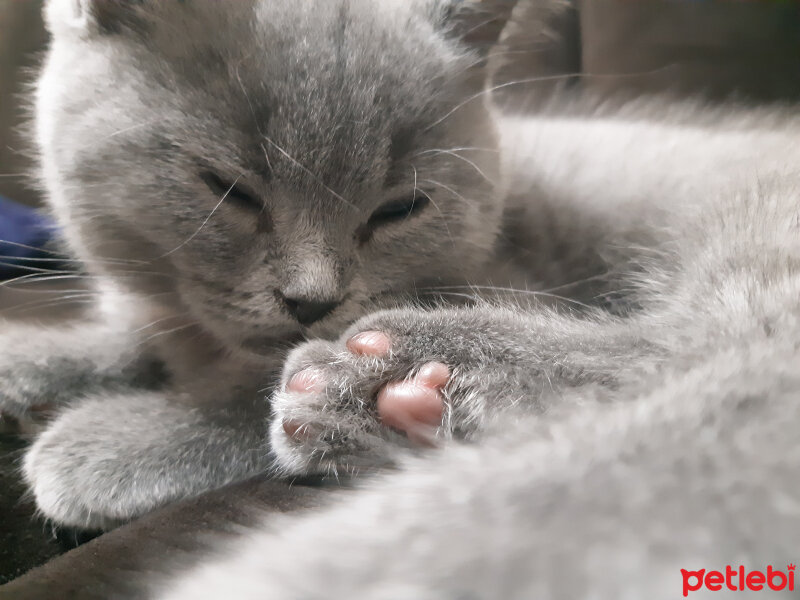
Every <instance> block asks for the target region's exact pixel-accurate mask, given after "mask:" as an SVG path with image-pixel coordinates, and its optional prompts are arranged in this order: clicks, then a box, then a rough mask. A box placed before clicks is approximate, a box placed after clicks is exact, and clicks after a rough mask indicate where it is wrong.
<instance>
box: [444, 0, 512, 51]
mask: <svg viewBox="0 0 800 600" xmlns="http://www.w3.org/2000/svg"><path fill="white" fill-rule="evenodd" d="M444 4H445V6H444V7H443V8H444V20H443V22H444V23H445V26H446V27H448V28H449V29H450V31H451V32H452V34H453V35H454V36H456V37H458V38H459V39H460V40H461V41H462V42H463V43H464V44H466V45H467V46H470V47H471V48H473V49H474V50H475V51H477V52H478V54H479V55H480V56H483V57H485V56H486V55H487V54H488V52H489V49H490V48H491V47H492V46H494V45H495V44H496V43H497V41H498V40H499V39H500V34H501V32H502V31H503V28H504V27H505V25H506V23H507V22H508V20H509V19H510V18H511V13H512V12H513V11H514V7H515V6H516V5H517V0H447V1H446V2H445V3H444Z"/></svg>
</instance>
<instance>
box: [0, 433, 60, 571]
mask: <svg viewBox="0 0 800 600" xmlns="http://www.w3.org/2000/svg"><path fill="white" fill-rule="evenodd" d="M24 447H25V443H24V442H23V441H22V440H20V439H19V438H18V437H16V436H13V435H9V434H2V433H0V583H5V582H6V581H8V580H10V579H13V578H14V577H18V576H19V575H22V574H23V573H24V572H25V571H27V570H28V569H30V567H31V566H32V565H40V564H42V563H44V562H45V561H47V560H49V559H50V558H52V557H54V556H57V555H58V554H60V553H61V552H62V548H61V545H60V544H59V542H58V540H56V539H55V537H54V536H53V535H52V533H51V532H50V531H49V530H48V528H47V526H46V525H45V524H44V523H43V522H42V521H41V520H39V519H36V518H34V516H33V514H34V506H33V504H32V503H31V501H30V500H27V499H23V495H24V492H25V489H24V488H23V486H22V485H21V482H20V481H19V476H18V474H17V472H18V470H19V459H20V458H21V452H22V449H23V448H24Z"/></svg>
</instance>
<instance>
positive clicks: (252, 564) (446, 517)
mask: <svg viewBox="0 0 800 600" xmlns="http://www.w3.org/2000/svg"><path fill="white" fill-rule="evenodd" d="M575 108H576V107H571V108H570V109H568V110H565V111H564V113H565V114H564V115H562V116H558V115H549V116H539V117H535V118H529V119H524V120H519V119H512V120H507V121H503V125H502V126H501V131H502V132H504V134H505V135H501V139H502V140H503V145H502V147H503V148H504V151H506V152H510V153H511V156H513V157H514V158H513V160H512V161H511V164H513V165H515V167H516V168H514V169H513V171H514V172H515V173H516V178H515V181H516V183H517V184H519V186H521V187H519V188H517V187H516V185H515V186H512V190H517V191H520V192H524V191H525V190H531V189H534V190H536V192H537V193H536V194H535V195H527V196H524V197H525V198H526V199H527V206H529V207H535V211H534V213H533V214H539V215H547V216H548V221H547V222H546V224H540V225H541V226H537V225H536V224H532V223H526V224H525V225H526V226H527V227H529V228H531V229H528V230H529V231H539V232H541V234H542V235H544V234H545V233H547V232H549V233H550V234H553V235H555V234H554V232H570V234H569V235H573V236H574V238H573V240H574V242H575V244H576V245H577V247H580V243H581V242H582V241H585V240H598V239H605V240H608V241H609V242H611V240H616V241H617V242H618V244H617V243H610V246H609V247H608V252H609V253H611V255H615V254H616V253H617V252H621V253H622V254H621V255H624V256H627V257H628V258H632V259H633V260H634V263H627V262H626V263H624V264H626V265H627V266H628V267H631V266H633V265H634V264H635V265H636V267H635V270H634V271H633V274H632V275H630V276H629V277H628V278H627V281H628V285H630V286H632V287H633V288H635V290H636V291H635V292H633V295H634V296H636V297H637V299H638V302H639V303H640V309H639V310H637V311H635V312H634V313H633V314H630V315H628V316H626V317H623V318H621V319H617V318H614V317H610V318H609V317H604V316H599V317H597V318H596V319H593V318H588V319H576V318H575V316H571V315H568V314H560V315H558V314H554V313H548V312H546V311H544V310H539V311H531V310H530V309H516V310H515V309H509V310H507V311H505V312H503V311H502V310H498V309H497V308H483V309H476V310H474V312H471V313H470V310H472V309H470V310H465V311H464V312H463V313H461V317H462V318H463V319H465V321H466V323H467V327H465V328H464V329H463V330H462V331H460V332H459V333H458V334H455V335H458V336H460V337H461V338H464V339H469V338H470V336H475V338H474V339H475V343H474V348H475V352H476V353H479V352H485V351H486V348H487V347H490V348H491V350H490V351H489V352H488V354H490V355H499V354H500V353H501V352H502V353H504V354H505V358H504V360H503V368H502V376H499V377H496V378H495V379H494V380H493V381H492V383H491V386H492V387H491V390H501V391H500V393H498V394H497V395H493V394H492V393H491V391H489V390H485V389H482V388H481V386H484V385H486V384H485V383H484V382H482V381H477V380H479V379H480V378H481V376H482V374H483V376H485V377H493V376H495V375H496V374H495V373H493V372H492V366H491V364H490V361H485V362H484V364H483V366H482V367H481V370H477V369H476V372H475V373H474V375H471V374H470V370H469V368H467V369H465V371H466V373H465V374H464V375H462V377H464V379H466V380H472V381H471V383H472V384H475V385H476V387H478V388H479V389H482V393H483V395H484V396H485V399H486V401H487V404H489V406H490V410H491V411H492V412H495V413H496V410H497V409H498V408H507V407H508V405H509V402H508V401H509V400H515V401H516V403H517V406H515V407H514V409H515V412H512V413H510V414H508V413H507V414H506V416H500V417H499V418H497V420H496V421H495V423H494V424H493V425H492V426H491V427H490V428H489V429H490V433H488V434H487V435H486V436H485V437H483V438H482V440H481V442H480V443H479V444H476V445H465V446H450V447H448V448H445V449H443V450H441V452H440V453H439V454H437V455H434V456H430V457H427V458H425V459H412V460H408V461H407V462H406V463H404V464H403V469H402V470H401V471H400V472H398V473H393V474H390V475H387V476H385V477H382V478H379V479H378V480H375V481H371V482H367V483H366V484H365V485H364V486H363V487H364V489H362V490H361V491H360V492H359V493H358V494H357V495H349V496H346V497H344V498H342V499H341V500H340V501H339V503H337V504H336V505H335V506H333V507H331V508H329V509H327V510H324V511H319V512H317V513H316V514H311V515H305V516H301V517H288V518H275V517H270V518H269V519H267V520H266V521H265V524H264V526H263V528H262V530H261V531H257V532H253V533H250V534H247V535H245V537H244V539H243V540H241V541H238V542H236V543H234V544H231V545H230V546H226V547H224V548H222V549H221V550H220V555H221V556H220V557H214V558H212V559H210V560H208V562H207V564H205V565H203V566H202V567H200V568H198V569H196V570H192V571H191V572H189V573H188V574H185V575H183V576H182V577H181V580H180V581H179V583H178V584H177V587H174V586H175V583H174V582H171V583H169V584H167V588H168V589H171V592H170V593H168V594H166V596H165V597H168V598H170V599H173V598H174V599H181V600H182V599H184V598H187V599H188V598H214V597H217V596H219V595H222V594H223V593H224V594H230V595H232V596H235V597H240V598H262V597H281V598H284V597H285V598H327V597H343V598H344V597H346V598H415V599H416V598H431V599H433V598H443V597H446V598H520V599H522V598H564V599H571V598H614V599H620V598H631V599H640V598H675V597H681V594H682V593H683V591H684V590H687V591H689V594H690V595H691V596H692V597H717V596H720V595H722V596H723V597H727V596H726V592H728V591H729V590H730V589H731V588H726V587H722V590H723V591H722V592H719V591H716V592H709V591H707V590H703V588H702V585H701V584H699V583H698V579H697V577H696V575H689V576H688V579H684V576H683V575H682V573H681V569H685V570H687V571H692V572H696V571H698V570H700V569H706V572H709V571H713V570H717V571H720V572H722V573H723V574H724V573H725V569H726V566H727V565H731V566H732V568H733V569H734V570H735V571H737V572H738V568H739V565H745V567H746V568H747V569H748V570H753V569H755V570H761V571H765V570H766V567H767V565H773V567H774V568H775V569H777V570H781V571H783V572H785V573H789V572H790V571H788V570H787V565H789V564H792V563H795V562H796V560H795V554H796V545H795V540H796V539H797V536H798V535H800V526H799V525H798V520H797V514H798V512H797V511H798V510H799V509H800V504H798V500H800V485H798V484H797V480H796V472H797V468H798V466H800V464H799V463H800V461H798V457H797V430H798V426H800V416H798V410H797V399H798V395H800V376H798V371H797V367H798V365H800V348H799V347H798V341H797V340H798V339H799V338H800V320H799V317H800V272H799V271H798V267H800V263H798V250H800V246H798V241H800V223H799V222H798V209H797V205H796V203H795V202H794V200H793V199H794V198H796V197H797V195H798V192H800V185H799V184H798V181H800V180H798V174H800V169H798V166H797V165H798V162H797V161H798V159H800V149H798V145H797V144H796V143H795V141H794V140H796V139H797V135H798V133H800V120H798V119H797V118H796V117H794V116H791V115H790V114H786V113H781V112H780V111H747V112H740V111H737V110H736V109H733V108H727V109H725V110H724V111H721V112H720V111H712V110H704V109H702V108H699V107H697V106H691V105H683V106H680V105H666V104H664V103H662V102H659V101H655V102H650V103H648V102H642V103H638V104H636V105H628V106H627V107H624V108H622V109H616V110H609V109H608V108H600V109H598V108H596V107H594V108H593V107H591V106H586V107H584V115H585V116H583V117H579V116H575V110H574V109H575ZM665 165H669V168H668V169H665ZM523 195H524V194H523ZM517 214H518V215H519V213H517ZM559 219H563V221H559ZM554 223H560V224H559V225H554ZM567 223H568V224H569V228H566V227H565V226H564V225H565V224H567ZM523 229H524V226H522V225H520V230H523ZM551 239H552V237H551ZM645 241H647V242H649V244H648V245H647V246H636V245H634V244H637V243H642V242H645ZM587 246H591V247H592V248H593V249H594V251H597V250H598V249H600V248H606V245H605V244H600V245H599V246H595V245H593V244H588V245H587ZM637 257H638V258H637ZM449 317H450V319H452V320H450V321H447V320H443V319H441V318H439V319H435V318H434V319H431V320H430V321H429V323H428V324H427V327H428V328H429V329H430V330H433V331H435V332H436V333H435V334H434V335H433V336H431V339H429V340H427V343H428V348H427V350H424V351H420V355H423V356H426V355H427V356H442V353H443V352H446V348H447V347H452V342H451V341H442V339H443V338H444V336H445V335H450V336H453V335H454V334H453V330H454V328H453V322H452V321H453V320H455V319H456V318H457V317H456V313H452V314H451V315H449ZM406 318H408V319H409V320H410V318H411V316H410V315H406ZM377 320H378V321H380V319H377ZM384 320H385V321H388V323H387V324H388V325H391V322H392V319H384ZM395 325H396V326H397V328H398V329H400V328H401V327H402V321H400V324H397V323H396V322H395ZM371 327H372V324H370V325H369V326H368V328H371ZM389 331H392V329H391V327H389ZM486 331H492V332H493V334H494V335H493V336H491V338H490V339H489V340H488V341H487V339H486V335H485V332H486ZM445 332H448V333H445ZM499 332H502V333H499ZM417 333H422V331H420V332H417ZM480 338H482V339H481V340H480V342H482V343H483V344H484V345H483V346H482V347H480V346H479V343H480V342H479V339H480ZM492 339H496V340H497V341H498V342H499V343H501V344H502V348H500V347H492ZM437 346H438V347H437ZM466 346H467V347H469V344H466ZM462 352H463V354H462V355H461V357H460V358H461V361H462V364H465V365H469V364H470V361H471V360H474V357H471V356H470V352H469V351H466V352H464V351H463V348H462ZM451 360H452V359H451ZM520 368H521V369H523V370H524V376H527V378H528V385H529V386H530V387H529V388H528V395H527V396H526V395H524V394H523V393H520V391H519V390H521V389H522V387H521V386H520V385H519V383H518V381H517V380H516V378H517V377H518V376H519V375H518V374H517V373H516V369H520ZM465 385H469V382H468V383H466V384H465ZM503 394H506V396H505V397H504V396H503ZM515 394H516V396H515ZM491 403H493V404H494V405H495V406H492V404H491ZM526 405H527V406H528V407H530V406H536V405H538V406H540V407H541V406H543V407H544V408H545V411H544V415H542V414H536V415H532V416H527V417H525V416H520V412H519V409H520V408H521V407H525V406H526ZM702 576H703V575H701V578H702ZM737 576H738V575H737ZM780 583H781V581H780V579H776V580H775V584H776V585H779V584H780ZM730 584H731V585H733V586H735V589H737V590H743V589H745V588H744V582H742V583H738V582H737V580H736V578H735V577H734V579H732V580H731V581H730ZM684 585H687V586H688V587H686V588H685V587H684ZM698 585H699V586H700V588H698V587H697V586H698ZM713 585H714V583H713V580H712V589H713ZM692 589H694V590H697V589H700V590H701V591H696V592H692V591H690V590H692ZM751 589H753V588H751ZM765 589H766V588H765ZM739 593H740V592H739V591H735V592H732V594H733V595H736V594H739Z"/></svg>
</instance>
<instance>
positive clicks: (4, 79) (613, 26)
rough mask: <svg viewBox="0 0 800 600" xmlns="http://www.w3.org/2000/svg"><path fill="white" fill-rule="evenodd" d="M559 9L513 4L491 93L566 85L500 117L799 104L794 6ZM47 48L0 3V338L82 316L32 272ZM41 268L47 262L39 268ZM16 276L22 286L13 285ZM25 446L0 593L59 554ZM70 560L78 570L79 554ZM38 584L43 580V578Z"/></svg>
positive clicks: (714, 1) (649, 1)
mask: <svg viewBox="0 0 800 600" xmlns="http://www.w3.org/2000/svg"><path fill="white" fill-rule="evenodd" d="M220 1H229V2H234V1H236V0H220ZM317 1H319V2H325V1H327V0H317ZM375 1H376V2H377V1H380V0H375ZM509 1H512V0H509ZM564 2H565V3H568V4H569V8H568V10H566V11H563V12H559V13H558V14H550V13H546V12H545V13H544V19H545V21H546V22H547V25H548V27H547V29H546V30H544V31H539V30H538V29H534V28H533V27H531V26H530V24H531V23H532V22H533V21H534V20H535V19H536V18H538V17H540V16H542V15H541V11H542V9H541V6H540V5H539V4H537V3H536V0H533V1H528V0H524V2H523V3H520V4H519V5H518V7H517V9H516V11H517V12H516V14H515V17H514V21H513V22H512V23H511V24H510V25H509V27H508V29H507V31H506V34H505V40H506V45H507V46H509V47H510V49H512V50H513V51H514V54H513V56H514V57H515V60H513V61H512V62H510V63H504V64H502V65H498V70H497V73H496V83H505V82H510V81H519V80H522V79H531V78H535V77H538V76H551V75H562V76H563V77H560V78H558V83H557V84H556V83H554V82H553V80H552V79H547V80H545V81H539V82H535V83H534V82H531V83H527V84H520V85H514V86H509V87H507V88H504V91H503V93H502V95H498V100H499V101H500V102H501V103H502V105H503V106H504V107H505V109H506V110H508V111H520V110H532V109H535V105H536V102H535V98H537V97H542V96H544V95H546V92H547V91H548V90H549V89H550V88H552V87H554V86H556V85H558V86H567V87H573V88H575V89H576V91H578V92H580V91H583V90H589V91H591V92H592V93H594V94H599V95H601V96H608V97H626V96H636V95H640V94H654V93H661V94H669V95H672V96H678V97H686V96H691V97H700V98H704V99H706V100H708V101H709V102H719V101H721V100H725V99H733V100H735V101H736V102H740V103H756V104H769V103H789V102H793V101H797V100H800V0H749V1H747V0H575V1H573V2H568V0H564ZM45 43H46V34H45V32H44V29H43V27H42V22H41V2H40V1H39V0H0V255H2V256H3V258H2V259H0V279H5V281H3V282H0V327H2V320H3V319H34V320H37V321H53V320H63V319H67V318H73V317H74V316H75V315H76V314H78V313H79V312H80V311H79V310H78V309H79V308H81V305H77V306H71V305H70V304H69V303H65V302H52V301H51V302H48V301H47V300H48V296H46V295H44V296H43V294H42V293H43V292H44V293H45V294H46V293H48V292H52V293H53V294H56V296H53V297H56V298H57V297H59V296H57V294H59V293H60V292H59V289H58V281H57V280H50V281H48V280H47V278H48V274H47V273H46V272H43V271H39V270H38V269H47V268H50V267H52V266H53V265H56V264H58V263H55V262H53V261H52V260H49V259H51V258H52V257H53V256H54V254H52V252H54V248H56V247H55V246H53V245H52V244H53V233H54V232H53V230H52V229H51V227H50V224H49V223H48V221H47V220H46V218H44V217H42V216H40V214H39V213H37V212H35V210H34V211H31V210H29V209H30V208H34V209H35V208H37V207H41V206H42V204H43V203H42V196H41V193H40V192H39V191H37V190H36V188H35V186H33V185H31V183H30V181H31V180H30V179H29V178H28V177H27V175H26V174H27V173H30V172H31V171H32V161H31V159H30V157H29V154H30V153H29V150H30V144H29V142H28V141H27V140H26V138H25V135H23V133H22V130H21V129H20V125H21V124H22V123H23V122H24V121H25V118H26V115H27V112H28V109H29V107H30V103H31V100H30V98H29V95H28V94H26V93H25V92H24V91H25V89H26V86H27V85H28V84H29V83H30V82H31V81H32V80H33V77H34V69H35V66H36V64H37V63H38V61H39V59H40V56H41V51H42V49H43V48H44V45H45ZM798 143H800V141H799V142H798ZM36 248H42V250H38V251H37V250H36ZM37 257H39V258H47V259H48V260H46V261H41V262H36V261H37ZM67 264H68V268H75V265H74V264H73V263H67ZM30 267H33V269H36V270H32V269H31V268H30ZM60 268H62V269H63V268H64V264H61V266H60ZM33 273H36V276H35V277H26V276H28V275H32V274H33ZM20 276H23V277H26V279H24V280H20V279H16V280H14V279H15V278H18V277H20ZM37 279H39V281H36V280H37ZM12 280H13V281H12ZM70 285H71V286H72V287H74V284H70ZM22 445H23V442H22V441H20V439H19V438H18V437H16V436H12V435H10V434H8V433H7V434H3V433H2V421H0V515H2V517H0V583H2V582H3V581H4V580H7V579H10V578H13V577H15V576H17V575H19V574H21V573H23V572H25V571H26V570H27V569H29V568H30V567H32V566H35V565H38V564H42V563H44V562H45V561H46V560H47V559H49V558H51V557H52V556H55V555H56V554H59V553H61V552H62V551H63V548H64V547H65V545H64V544H63V543H60V542H59V541H57V540H56V539H55V537H54V536H53V535H51V533H50V531H49V530H47V529H46V528H45V527H44V526H43V525H42V524H41V523H40V522H38V521H36V520H35V519H34V518H33V516H32V515H33V507H32V506H31V505H30V504H29V503H27V502H26V501H24V500H20V498H21V497H22V492H23V490H22V487H21V486H20V484H19V481H18V477H17V463H18V458H19V456H20V454H19V453H20V451H21V448H22ZM123 530H124V528H123ZM122 535H124V532H123V533H122ZM64 539H67V540H68V541H67V543H66V546H69V545H73V544H74V542H75V541H76V539H75V538H71V537H70V534H66V535H65V534H62V542H63V540H64ZM97 542H100V543H102V538H101V539H100V540H97ZM97 548H98V546H97V545H95V546H94V550H93V551H94V552H95V555H94V556H96V555H97V554H96V553H97V551H98V550H97ZM82 550H83V549H81V550H79V551H78V552H79V553H80V552H81V551H82ZM71 556H73V558H72V560H73V563H71V564H73V565H76V568H79V567H80V564H81V560H82V557H81V555H80V554H77V555H76V554H75V553H72V555H71ZM64 558H66V557H64ZM90 559H91V557H86V560H87V561H88V560H90ZM62 568H63V567H62ZM40 576H42V577H46V576H47V569H44V570H43V575H40ZM50 597H56V596H50ZM58 597H62V596H60V595H59V596H58ZM64 597H66V596H64Z"/></svg>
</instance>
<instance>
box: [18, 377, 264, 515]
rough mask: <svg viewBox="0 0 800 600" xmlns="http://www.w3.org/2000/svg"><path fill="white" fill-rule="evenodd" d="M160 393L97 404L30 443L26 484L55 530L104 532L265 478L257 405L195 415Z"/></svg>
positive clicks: (82, 406)
mask: <svg viewBox="0 0 800 600" xmlns="http://www.w3.org/2000/svg"><path fill="white" fill-rule="evenodd" d="M182 400H183V399H182V398H180V397H169V396H167V395H165V394H161V393H158V392H139V393H129V394H126V395H117V396H114V395H111V394H108V395H95V396H92V397H89V398H86V399H85V400H83V401H82V402H80V403H79V404H76V405H74V406H71V407H69V408H67V409H65V410H64V412H63V413H62V414H61V415H60V416H59V417H58V418H57V419H56V420H55V421H54V422H53V423H52V424H51V425H50V426H49V427H48V428H47V429H46V430H45V431H44V432H43V433H42V434H41V435H40V436H39V437H38V439H37V440H36V442H35V443H34V444H33V445H32V447H31V448H30V449H29V451H28V453H27V455H26V456H25V460H24V469H23V470H24V476H25V480H26V481H27V483H28V485H29V487H30V489H31V490H32V493H33V495H34V497H35V500H36V504H37V506H38V507H39V510H40V511H41V513H42V514H43V515H44V516H45V517H47V518H49V519H52V520H53V521H54V522H56V523H57V524H61V525H67V526H73V527H82V528H92V529H97V528H110V527H113V526H115V525H117V524H119V523H121V522H125V521H127V520H130V519H132V518H134V517H138V516H140V515H142V514H143V513H145V512H148V511H150V510H152V509H154V508H157V507H159V506H161V505H164V504H166V503H168V502H170V501H173V500H177V499H180V498H185V497H188V496H192V495H195V494H198V493H201V492H204V491H206V490H209V489H213V488H215V487H219V486H221V485H224V484H226V483H229V482H232V481H236V480H239V479H242V478H245V477H247V476H248V475H251V474H254V473H256V472H258V471H260V470H264V469H266V467H267V465H268V459H267V450H266V442H265V435H266V432H267V425H266V419H267V416H268V415H267V414H266V405H265V403H264V402H263V400H262V401H259V402H250V403H243V404H242V405H237V406H231V405H230V404H228V405H226V407H224V408H215V409H213V410H212V409H208V410H200V409H198V408H196V407H192V406H191V405H190V404H189V403H188V401H187V402H185V403H184V402H183V401H182Z"/></svg>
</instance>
